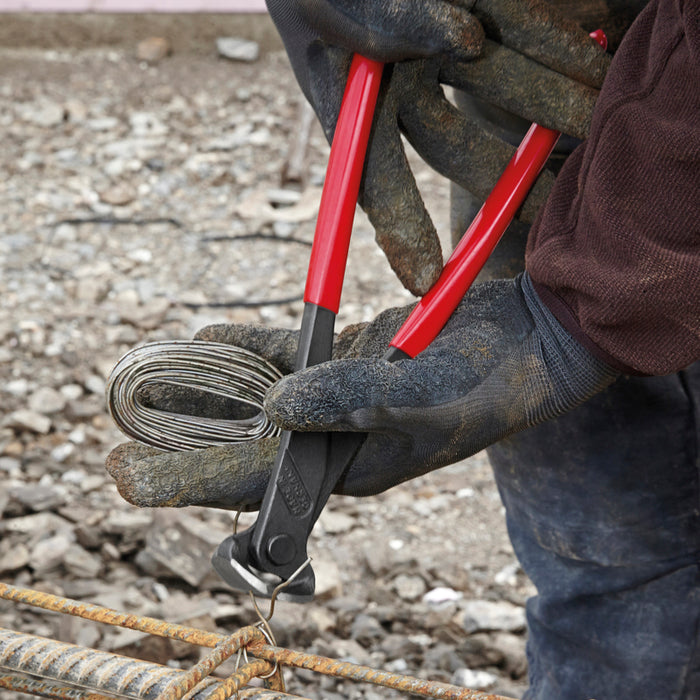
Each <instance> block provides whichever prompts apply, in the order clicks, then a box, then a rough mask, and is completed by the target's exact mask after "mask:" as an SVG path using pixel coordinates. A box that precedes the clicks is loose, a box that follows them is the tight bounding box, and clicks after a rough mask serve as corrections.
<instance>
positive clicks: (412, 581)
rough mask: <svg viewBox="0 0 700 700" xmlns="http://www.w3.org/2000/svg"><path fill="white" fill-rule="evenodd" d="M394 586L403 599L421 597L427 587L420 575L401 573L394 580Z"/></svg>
mask: <svg viewBox="0 0 700 700" xmlns="http://www.w3.org/2000/svg"><path fill="white" fill-rule="evenodd" d="M392 587H393V588H394V590H395V591H396V595H398V596H399V598H402V599H403V600H417V599H418V598H420V597H421V596H422V595H423V594H424V593H425V589H426V585H425V581H424V580H423V579H422V578H421V577H420V576H410V575H407V574H400V575H399V576H397V577H396V578H395V579H394V580H393V582H392Z"/></svg>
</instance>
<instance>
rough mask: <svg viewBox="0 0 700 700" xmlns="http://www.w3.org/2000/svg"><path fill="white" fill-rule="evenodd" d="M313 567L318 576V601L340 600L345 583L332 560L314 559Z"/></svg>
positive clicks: (316, 597) (316, 594)
mask: <svg viewBox="0 0 700 700" xmlns="http://www.w3.org/2000/svg"><path fill="white" fill-rule="evenodd" d="M311 566H313V569H314V574H315V575H316V593H315V596H314V598H315V599H316V600H318V601H323V600H328V599H330V598H338V597H339V596H341V595H342V594H343V582H342V579H341V576H340V568H339V566H338V564H336V562H335V561H333V560H332V559H326V558H323V557H314V559H313V561H312V563H311Z"/></svg>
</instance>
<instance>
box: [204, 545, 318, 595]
mask: <svg viewBox="0 0 700 700" xmlns="http://www.w3.org/2000/svg"><path fill="white" fill-rule="evenodd" d="M249 544H250V535H249V532H243V533H241V534H239V535H238V534H237V535H231V536H230V537H227V538H226V539H225V540H224V541H223V542H222V543H221V544H220V545H219V546H218V547H217V549H216V551H215V552H214V555H213V556H212V559H211V561H212V565H213V566H214V569H215V570H216V572H217V573H218V574H219V576H221V578H222V579H223V580H224V581H225V582H226V583H228V585H229V586H231V587H232V588H235V589H236V590H239V591H252V592H253V593H254V594H255V595H256V596H259V597H261V598H273V597H274V598H276V599H277V600H285V601H288V602H290V603H308V602H310V601H311V600H313V597H314V589H315V586H316V577H315V575H314V570H313V569H312V568H311V563H310V562H309V560H308V559H307V561H306V562H305V563H304V564H302V566H301V567H300V568H299V569H298V570H297V571H296V572H295V573H294V574H292V575H291V576H290V577H289V578H287V579H283V578H281V577H279V576H276V575H275V574H269V573H265V572H262V571H260V570H258V569H256V568H254V567H253V566H252V564H250V563H249V558H248V547H249ZM243 562H246V563H243Z"/></svg>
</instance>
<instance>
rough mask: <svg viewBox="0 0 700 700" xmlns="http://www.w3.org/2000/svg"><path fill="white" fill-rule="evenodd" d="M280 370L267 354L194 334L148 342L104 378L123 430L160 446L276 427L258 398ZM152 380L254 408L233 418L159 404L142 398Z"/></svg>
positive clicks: (192, 445)
mask: <svg viewBox="0 0 700 700" xmlns="http://www.w3.org/2000/svg"><path fill="white" fill-rule="evenodd" d="M281 376H282V375H281V374H280V372H279V371H278V370H277V368H276V367H274V366H273V365H271V364H270V363H269V362H267V360H265V359H263V358H262V357H260V356H258V355H256V354H254V353H252V352H249V351H248V350H244V349H243V348H238V347H235V346H232V345H225V344H223V343H211V342H208V341H207V342H205V341H198V340H191V341H188V340H171V341H158V342H154V343H147V344H146V345H142V346H140V347H138V348H135V349H133V350H131V351H129V352H128V353H126V354H125V355H124V356H123V357H122V358H121V359H120V360H119V362H117V364H116V365H115V367H114V369H113V370H112V373H111V374H110V377H109V379H108V380H107V386H106V398H107V408H108V410H109V413H110V415H111V416H112V418H113V420H114V422H115V423H116V424H117V426H118V427H119V429H120V430H121V431H122V432H123V433H124V434H125V435H127V436H128V437H130V438H132V439H134V440H136V441H137V442H141V443H144V444H146V445H151V446H153V447H157V448H159V449H162V450H170V451H175V450H193V449H198V448H202V447H210V446H213V445H220V444H222V443H228V442H243V441H246V440H257V439H259V438H263V437H270V436H273V435H277V434H278V433H279V430H278V429H277V427H276V426H274V425H273V424H272V423H270V421H269V420H268V419H267V417H266V416H265V413H264V411H263V409H262V402H263V398H264V397H265V392H266V391H267V389H268V387H270V386H272V384H274V383H275V382H276V381H277V380H278V379H279V378H280V377H281ZM156 386H158V387H163V386H167V387H173V388H176V389H185V390H190V391H196V392H199V393H200V395H201V393H202V392H205V393H208V394H212V395H214V396H219V397H223V398H225V399H232V400H234V401H236V402H240V403H242V404H245V405H246V406H249V407H252V408H253V409H255V410H256V411H257V412H256V413H255V415H253V416H252V417H247V418H243V419H239V420H236V419H233V418H211V417H203V416H197V415H190V414H185V413H175V412H171V411H167V410H160V409H158V408H154V407H153V406H149V405H146V403H144V402H143V401H142V400H141V397H142V395H143V393H144V390H148V389H149V388H152V387H156Z"/></svg>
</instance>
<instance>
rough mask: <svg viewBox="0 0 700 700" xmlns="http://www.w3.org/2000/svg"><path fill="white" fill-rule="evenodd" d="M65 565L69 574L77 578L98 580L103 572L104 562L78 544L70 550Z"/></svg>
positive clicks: (66, 555) (64, 561)
mask: <svg viewBox="0 0 700 700" xmlns="http://www.w3.org/2000/svg"><path fill="white" fill-rule="evenodd" d="M63 565H64V566H65V568H66V571H68V573H69V574H72V575H73V576H75V577H77V578H88V579H91V578H96V577H97V576H99V574H100V572H101V571H102V560H101V559H100V558H99V557H96V556H94V555H93V554H90V552H88V551H87V550H85V549H83V548H82V547H81V546H80V545H78V544H73V545H71V546H70V547H69V548H68V550H67V551H66V553H65V556H64V558H63Z"/></svg>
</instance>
